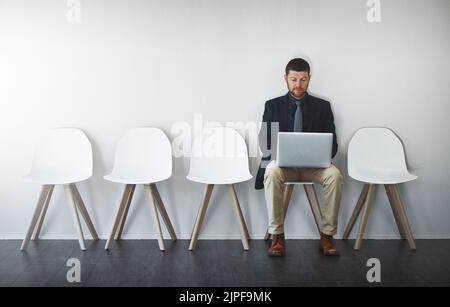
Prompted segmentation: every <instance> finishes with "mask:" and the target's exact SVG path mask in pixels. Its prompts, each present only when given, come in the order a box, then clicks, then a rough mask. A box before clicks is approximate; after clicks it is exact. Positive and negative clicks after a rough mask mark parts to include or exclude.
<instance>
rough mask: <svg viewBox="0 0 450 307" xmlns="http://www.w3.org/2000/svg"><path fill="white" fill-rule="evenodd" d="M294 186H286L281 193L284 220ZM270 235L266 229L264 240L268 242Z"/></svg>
mask: <svg viewBox="0 0 450 307" xmlns="http://www.w3.org/2000/svg"><path fill="white" fill-rule="evenodd" d="M294 187H295V185H294V184H286V185H285V188H284V193H283V208H284V217H285V218H286V214H287V211H288V208H289V204H290V203H291V196H292V192H293V191H294ZM269 238H270V233H269V229H268V228H267V230H266V234H265V235H264V240H269Z"/></svg>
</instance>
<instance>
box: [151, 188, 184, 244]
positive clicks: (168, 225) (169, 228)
mask: <svg viewBox="0 0 450 307" xmlns="http://www.w3.org/2000/svg"><path fill="white" fill-rule="evenodd" d="M150 188H151V190H152V194H153V196H154V202H155V204H156V205H157V207H158V209H159V212H160V213H161V217H162V219H163V221H164V224H165V225H166V228H167V231H168V232H169V234H170V238H171V239H172V240H173V241H176V240H177V235H176V234H175V230H174V229H173V226H172V223H171V222H170V218H169V215H168V214H167V211H166V208H165V207H164V203H163V201H162V199H161V195H160V194H159V191H158V188H157V187H156V184H154V183H152V184H150Z"/></svg>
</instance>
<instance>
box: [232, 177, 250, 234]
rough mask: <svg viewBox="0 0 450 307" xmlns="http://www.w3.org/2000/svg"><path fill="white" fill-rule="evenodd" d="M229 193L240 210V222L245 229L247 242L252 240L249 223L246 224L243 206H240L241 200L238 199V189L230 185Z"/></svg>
mask: <svg viewBox="0 0 450 307" xmlns="http://www.w3.org/2000/svg"><path fill="white" fill-rule="evenodd" d="M229 191H230V194H231V198H232V200H233V201H234V202H235V203H236V204H238V207H237V209H238V213H239V220H240V221H241V224H242V225H243V227H244V235H245V238H246V239H247V240H250V233H249V231H248V228H247V223H246V222H245V218H244V215H243V214H242V210H241V205H240V204H239V199H238V197H237V193H236V189H235V187H234V185H233V184H230V186H229Z"/></svg>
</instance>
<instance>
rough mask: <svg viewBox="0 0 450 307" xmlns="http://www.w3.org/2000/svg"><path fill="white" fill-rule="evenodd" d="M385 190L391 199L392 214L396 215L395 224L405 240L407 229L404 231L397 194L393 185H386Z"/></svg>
mask: <svg viewBox="0 0 450 307" xmlns="http://www.w3.org/2000/svg"><path fill="white" fill-rule="evenodd" d="M384 188H385V190H386V194H387V196H388V199H389V204H390V206H391V209H392V213H393V214H394V219H395V224H396V225H397V228H398V232H399V233H400V237H401V238H402V239H405V238H406V236H405V229H404V225H403V223H402V221H401V219H400V212H399V210H398V206H397V203H396V201H397V200H396V198H395V194H394V193H395V192H394V191H393V187H392V184H385V185H384Z"/></svg>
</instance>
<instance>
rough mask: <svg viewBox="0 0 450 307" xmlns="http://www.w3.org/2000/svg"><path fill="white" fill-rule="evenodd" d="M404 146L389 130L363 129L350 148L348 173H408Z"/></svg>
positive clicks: (358, 132) (354, 138)
mask: <svg viewBox="0 0 450 307" xmlns="http://www.w3.org/2000/svg"><path fill="white" fill-rule="evenodd" d="M407 171H408V170H407V167H406V161H405V152H404V150H403V145H402V143H401V142H400V140H399V139H398V137H397V136H396V135H395V134H394V133H393V132H392V131H391V130H390V129H388V128H378V127H373V128H361V129H359V130H358V131H356V132H355V134H354V135H353V137H352V139H351V140H350V143H349V146H348V173H349V175H350V177H352V178H355V176H354V174H359V173H361V172H367V173H385V174H396V173H406V172H407Z"/></svg>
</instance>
